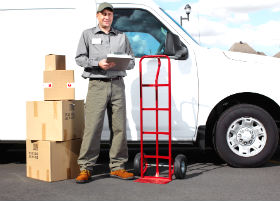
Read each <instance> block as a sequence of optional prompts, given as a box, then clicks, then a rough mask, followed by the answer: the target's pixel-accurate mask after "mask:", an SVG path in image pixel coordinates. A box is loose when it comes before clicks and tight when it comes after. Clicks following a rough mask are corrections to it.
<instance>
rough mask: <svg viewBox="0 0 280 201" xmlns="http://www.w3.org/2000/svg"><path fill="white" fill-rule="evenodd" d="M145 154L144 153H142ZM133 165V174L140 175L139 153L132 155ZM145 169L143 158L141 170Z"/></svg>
mask: <svg viewBox="0 0 280 201" xmlns="http://www.w3.org/2000/svg"><path fill="white" fill-rule="evenodd" d="M144 155H145V153H144ZM133 167H134V175H135V176H140V175H141V153H137V154H136V155H135V157H134V162H133ZM144 169H145V160H143V170H144Z"/></svg>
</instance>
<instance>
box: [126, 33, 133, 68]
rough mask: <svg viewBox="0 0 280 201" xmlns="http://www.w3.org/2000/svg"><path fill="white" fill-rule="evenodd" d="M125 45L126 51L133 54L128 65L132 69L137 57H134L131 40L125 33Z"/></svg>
mask: <svg viewBox="0 0 280 201" xmlns="http://www.w3.org/2000/svg"><path fill="white" fill-rule="evenodd" d="M125 47H126V50H125V53H126V54H128V55H131V56H132V58H131V60H130V62H129V64H128V66H127V70H131V69H133V68H134V66H135V57H134V53H133V51H132V49H131V46H130V43H129V40H128V38H127V36H126V35H125Z"/></svg>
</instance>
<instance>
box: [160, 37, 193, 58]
mask: <svg viewBox="0 0 280 201" xmlns="http://www.w3.org/2000/svg"><path fill="white" fill-rule="evenodd" d="M164 54H165V55H167V56H170V57H171V58H174V59H176V60H185V59H187V58H188V55H189V54H188V48H187V47H186V46H185V45H184V44H183V43H182V42H181V41H180V38H179V36H177V35H175V34H173V33H171V32H168V33H167V35H166V40H165V50H164Z"/></svg>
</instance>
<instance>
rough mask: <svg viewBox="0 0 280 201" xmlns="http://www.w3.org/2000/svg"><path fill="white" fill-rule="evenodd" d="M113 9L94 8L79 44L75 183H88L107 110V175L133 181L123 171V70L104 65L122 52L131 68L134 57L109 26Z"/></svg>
mask: <svg viewBox="0 0 280 201" xmlns="http://www.w3.org/2000/svg"><path fill="white" fill-rule="evenodd" d="M113 11H114V10H113V6H112V5H111V4H109V3H105V2H104V3H101V4H100V5H99V7H98V9H97V14H96V17H97V19H98V22H99V24H98V26H97V27H94V28H91V29H87V30H85V31H84V32H83V34H82V36H81V39H80V41H79V45H78V49H77V55H76V58H75V59H76V63H77V64H78V65H79V66H81V67H84V72H83V75H82V76H83V77H84V78H89V86H88V94H87V98H86V106H85V115H86V117H85V118H86V120H85V131H84V136H83V141H82V145H81V150H80V155H79V158H78V164H79V166H80V170H81V172H80V175H79V176H78V177H77V178H76V182H77V183H86V182H88V181H90V180H91V175H92V171H93V166H94V165H95V163H96V160H97V158H98V156H99V152H100V139H101V133H102V128H103V122H104V115H105V111H106V110H107V115H108V120H109V127H110V132H111V136H112V142H111V148H110V153H109V156H110V164H109V166H110V169H111V173H110V175H111V176H112V177H117V178H120V179H133V178H134V175H133V173H129V172H127V171H126V170H125V169H124V165H125V163H126V162H127V160H128V149H127V141H126V102H125V86H124V82H123V77H124V76H126V72H125V71H122V70H120V71H113V70H110V69H111V68H113V67H114V66H115V63H113V62H111V63H108V62H107V61H106V56H107V54H109V53H123V54H129V55H131V56H132V59H131V60H130V62H129V65H128V67H127V69H128V70H129V69H132V68H133V67H134V64H135V61H134V55H133V52H132V50H131V47H130V44H129V41H128V39H127V37H126V35H125V34H124V33H122V32H120V31H118V30H115V29H113V28H112V27H111V24H112V22H113Z"/></svg>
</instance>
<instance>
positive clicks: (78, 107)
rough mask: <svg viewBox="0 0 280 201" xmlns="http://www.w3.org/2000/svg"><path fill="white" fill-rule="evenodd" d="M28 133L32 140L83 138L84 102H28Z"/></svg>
mask: <svg viewBox="0 0 280 201" xmlns="http://www.w3.org/2000/svg"><path fill="white" fill-rule="evenodd" d="M26 132H27V139H30V140H53V141H65V140H71V139H75V138H81V137H82V136H83V132H84V100H72V101H28V102H27V103H26Z"/></svg>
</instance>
